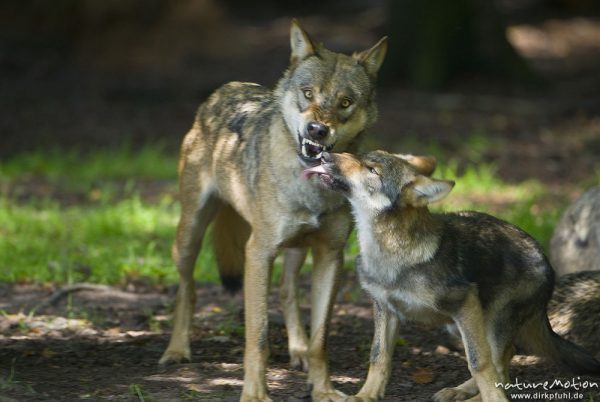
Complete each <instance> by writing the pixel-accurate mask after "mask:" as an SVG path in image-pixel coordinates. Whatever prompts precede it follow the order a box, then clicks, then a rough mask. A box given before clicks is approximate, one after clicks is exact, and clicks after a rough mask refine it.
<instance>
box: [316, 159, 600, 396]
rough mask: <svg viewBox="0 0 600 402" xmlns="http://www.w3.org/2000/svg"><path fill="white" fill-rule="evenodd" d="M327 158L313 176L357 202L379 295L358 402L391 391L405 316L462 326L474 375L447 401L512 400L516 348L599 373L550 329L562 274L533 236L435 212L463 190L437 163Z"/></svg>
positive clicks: (470, 215)
mask: <svg viewBox="0 0 600 402" xmlns="http://www.w3.org/2000/svg"><path fill="white" fill-rule="evenodd" d="M322 158H323V163H322V165H320V166H315V167H312V168H309V169H307V170H306V171H305V172H304V176H306V177H308V178H309V180H310V181H315V179H314V178H312V179H310V177H311V176H315V175H316V176H319V177H320V178H321V181H322V182H323V183H325V184H326V187H328V188H331V189H333V190H336V191H338V192H340V193H342V194H344V195H345V196H346V197H347V198H348V199H349V200H350V204H351V205H352V211H353V213H354V216H355V218H356V224H357V228H358V239H359V243H360V249H361V260H360V264H357V265H358V273H359V279H360V282H361V285H362V286H363V287H364V289H365V290H366V291H367V292H368V293H369V294H370V295H371V296H372V298H373V300H374V316H375V336H374V339H373V346H372V349H371V365H370V367H369V374H368V377H367V380H366V382H365V384H364V386H363V387H362V389H361V390H360V392H359V393H358V395H357V396H356V397H355V398H354V400H358V401H374V400H377V399H378V398H380V397H382V396H383V393H384V390H385V384H386V382H387V380H388V377H389V373H390V361H391V356H392V352H393V347H394V337H395V334H396V331H397V327H398V318H408V319H414V320H418V321H421V322H424V323H429V324H447V325H448V324H449V325H454V326H456V328H457V329H458V331H459V333H460V335H461V338H462V341H463V344H464V346H465V351H466V355H467V361H468V365H469V370H470V372H471V375H472V378H471V379H470V380H468V381H466V382H465V383H464V384H461V385H459V386H457V387H455V388H445V389H443V390H441V391H439V392H438V393H436V395H435V396H434V400H436V401H439V402H446V401H455V400H466V399H469V398H473V399H469V401H474V400H483V401H486V402H487V401H507V399H506V396H505V394H504V392H503V390H502V388H501V387H499V386H497V384H498V383H504V384H506V383H507V382H508V381H509V377H508V369H509V365H510V360H511V358H512V356H513V354H514V348H515V346H518V347H520V348H522V349H524V350H526V351H531V352H533V353H535V354H539V355H541V356H547V357H549V358H551V359H552V360H553V361H554V362H556V363H558V364H560V365H562V366H563V367H565V368H567V369H569V370H570V371H571V372H573V373H576V374H591V375H597V376H600V362H598V361H597V360H595V359H594V358H593V357H592V356H590V355H589V354H588V353H587V352H585V351H584V350H583V349H581V348H580V347H578V346H577V345H575V344H573V343H571V342H569V341H567V340H565V339H563V338H561V337H560V336H559V335H557V334H556V333H555V332H554V331H553V330H552V328H551V327H550V323H549V321H548V316H547V314H546V308H547V305H548V301H549V300H550V296H551V295H552V288H553V286H554V271H553V269H552V267H551V266H550V264H549V262H548V260H547V259H546V257H545V256H544V254H543V253H542V250H541V247H540V246H539V245H538V244H537V242H536V241H535V240H534V239H533V238H531V237H530V236H529V235H528V234H527V233H525V232H523V231H522V230H520V229H519V228H517V227H516V226H514V225H511V224H509V223H507V222H504V221H501V220H499V219H496V218H494V217H492V216H490V215H486V214H483V213H478V212H459V213H446V214H432V213H430V212H429V210H428V209H427V205H428V204H429V203H431V202H434V201H438V200H441V199H442V198H444V197H445V196H446V195H447V194H448V193H449V192H450V190H451V189H452V188H453V186H454V182H452V181H446V180H434V179H431V178H430V177H428V175H430V174H431V173H432V172H433V169H434V167H435V163H434V161H433V159H431V158H426V157H412V156H411V157H407V156H398V155H393V154H389V153H387V152H383V151H374V152H371V153H368V154H366V155H365V156H364V157H361V158H357V157H355V156H353V155H351V154H347V153H344V154H329V153H324V154H323V157H322ZM477 394H479V395H477Z"/></svg>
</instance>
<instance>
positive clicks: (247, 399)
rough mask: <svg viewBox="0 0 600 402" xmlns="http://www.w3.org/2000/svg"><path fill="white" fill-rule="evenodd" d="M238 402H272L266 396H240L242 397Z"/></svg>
mask: <svg viewBox="0 0 600 402" xmlns="http://www.w3.org/2000/svg"><path fill="white" fill-rule="evenodd" d="M240 402H273V400H272V399H271V398H269V397H268V396H267V395H264V396H255V395H245V394H242V396H241V397H240Z"/></svg>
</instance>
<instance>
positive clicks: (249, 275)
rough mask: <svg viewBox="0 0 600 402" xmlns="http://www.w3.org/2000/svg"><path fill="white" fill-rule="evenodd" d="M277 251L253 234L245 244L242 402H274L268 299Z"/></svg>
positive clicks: (267, 242) (266, 241)
mask: <svg viewBox="0 0 600 402" xmlns="http://www.w3.org/2000/svg"><path fill="white" fill-rule="evenodd" d="M275 253H276V250H275V249H273V247H272V246H271V245H270V242H269V241H268V240H266V239H263V240H262V241H261V239H260V238H259V237H258V236H256V234H255V233H253V234H252V235H251V236H250V239H249V240H248V243H247V244H246V265H245V267H244V268H245V270H244V309H245V325H246V348H245V352H244V388H243V390H242V396H241V398H240V401H241V402H271V399H270V398H269V396H268V393H267V385H266V382H265V374H266V364H267V357H268V355H269V344H268V340H269V339H268V316H267V296H268V290H269V276H270V275H269V271H270V269H271V264H272V263H273V259H274V257H275Z"/></svg>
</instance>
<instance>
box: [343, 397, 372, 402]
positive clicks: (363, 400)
mask: <svg viewBox="0 0 600 402" xmlns="http://www.w3.org/2000/svg"><path fill="white" fill-rule="evenodd" d="M378 400H379V398H371V397H370V396H362V395H353V396H349V397H348V398H346V399H344V402H377V401H378Z"/></svg>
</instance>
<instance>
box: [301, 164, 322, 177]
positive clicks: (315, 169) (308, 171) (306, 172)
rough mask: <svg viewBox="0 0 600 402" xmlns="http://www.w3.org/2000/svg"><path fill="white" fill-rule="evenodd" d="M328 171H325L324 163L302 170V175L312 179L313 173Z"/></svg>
mask: <svg viewBox="0 0 600 402" xmlns="http://www.w3.org/2000/svg"><path fill="white" fill-rule="evenodd" d="M326 173H327V172H326V171H325V168H324V167H323V165H317V166H313V167H311V168H308V169H305V170H304V171H303V172H302V177H304V178H305V179H310V178H311V177H312V176H313V175H316V174H326Z"/></svg>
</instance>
